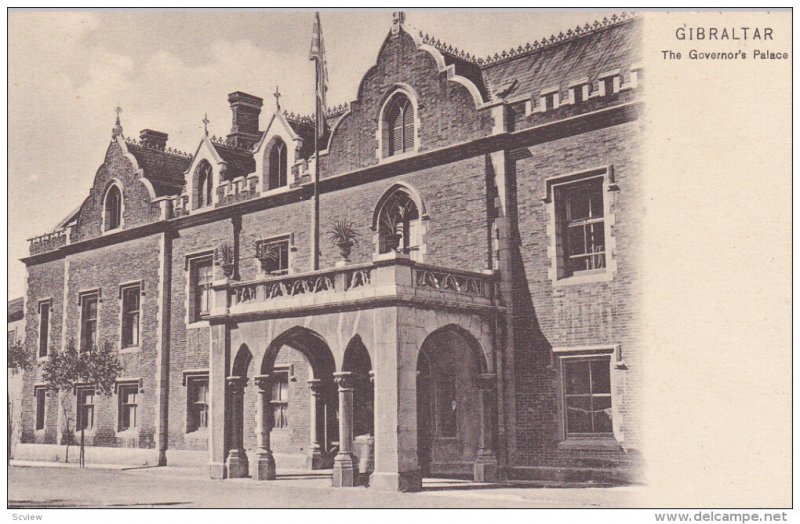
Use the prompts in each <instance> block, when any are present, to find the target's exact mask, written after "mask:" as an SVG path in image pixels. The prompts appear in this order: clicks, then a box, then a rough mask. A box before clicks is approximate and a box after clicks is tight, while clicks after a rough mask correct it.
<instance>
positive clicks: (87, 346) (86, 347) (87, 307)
mask: <svg viewBox="0 0 800 524" xmlns="http://www.w3.org/2000/svg"><path fill="white" fill-rule="evenodd" d="M97 298H98V297H97V294H96V293H92V294H88V295H83V296H81V351H91V350H92V349H94V347H95V346H97Z"/></svg>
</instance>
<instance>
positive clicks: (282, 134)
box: [20, 13, 643, 490]
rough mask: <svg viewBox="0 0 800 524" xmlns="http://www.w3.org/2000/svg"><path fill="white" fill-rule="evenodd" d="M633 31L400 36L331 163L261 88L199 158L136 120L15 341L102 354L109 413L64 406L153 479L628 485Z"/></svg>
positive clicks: (54, 407) (633, 404)
mask: <svg viewBox="0 0 800 524" xmlns="http://www.w3.org/2000/svg"><path fill="white" fill-rule="evenodd" d="M640 26H641V20H640V19H639V18H637V17H632V16H615V17H613V18H610V19H605V20H601V21H596V22H592V21H589V23H588V24H586V25H585V26H580V27H577V28H572V29H569V30H567V28H565V30H564V32H563V33H561V34H558V35H555V36H553V37H550V38H545V39H543V40H541V41H537V42H535V43H533V44H528V45H527V46H522V47H520V48H517V49H514V50H512V51H510V52H509V51H505V52H503V53H502V54H497V55H495V56H493V57H491V58H489V59H477V58H475V57H473V56H471V55H469V54H467V53H465V52H462V51H459V50H457V49H454V48H452V47H451V46H448V45H447V44H444V43H442V42H439V41H438V40H437V39H436V38H435V37H431V36H429V35H427V34H425V33H424V32H421V31H420V30H419V29H415V28H412V27H410V26H409V25H408V22H407V21H406V20H405V17H404V15H403V14H402V13H397V14H395V15H394V17H393V21H392V24H391V27H390V28H387V29H388V31H387V36H386V39H385V41H384V42H383V43H382V45H381V46H380V48H379V49H376V51H377V58H376V62H375V65H374V66H373V67H371V68H370V69H369V70H368V71H366V72H365V73H364V75H363V79H362V80H361V83H360V85H359V86H358V93H357V97H356V99H355V100H353V101H352V102H350V103H349V104H346V105H344V106H340V107H337V108H334V109H329V110H328V111H327V112H326V114H325V121H324V135H323V136H322V138H320V139H319V141H318V143H317V144H316V146H315V143H314V142H315V134H316V133H315V128H316V126H315V121H314V118H313V117H306V116H298V115H295V114H292V113H287V112H285V111H284V110H283V109H282V108H280V107H279V105H277V104H275V103H274V102H273V101H272V100H270V101H269V103H265V102H264V101H263V100H262V98H259V97H257V96H254V95H251V94H247V93H243V92H234V93H231V94H230V95H229V96H228V102H229V103H230V107H231V111H232V126H231V132H230V134H229V135H228V136H227V137H224V138H220V139H218V138H216V137H213V136H209V134H208V132H206V133H205V134H203V133H202V132H201V134H200V136H198V137H197V147H196V148H195V149H194V150H193V151H191V152H190V153H184V152H180V151H176V150H173V149H172V148H171V147H170V146H169V145H168V143H167V142H168V136H167V134H166V133H163V132H158V131H154V130H149V129H146V130H143V131H141V133H140V134H139V136H138V139H133V138H131V137H130V136H129V135H128V134H127V133H126V132H125V131H123V125H122V124H121V121H120V117H119V114H118V115H117V122H116V125H115V126H114V127H113V130H112V133H111V141H110V143H109V145H108V149H107V151H106V155H105V158H104V159H102V162H101V163H100V166H99V168H98V170H97V172H96V173H95V175H94V182H93V185H92V188H91V190H90V192H89V194H88V195H87V196H86V199H85V200H84V201H83V203H82V204H80V207H79V208H78V209H77V211H76V212H75V213H74V214H71V215H70V216H68V217H66V218H65V219H64V220H63V221H62V223H61V224H60V225H59V226H58V228H57V229H56V230H54V231H52V232H49V233H47V234H45V235H42V236H40V237H37V238H33V239H31V241H30V254H29V256H27V257H26V258H25V259H24V262H25V264H26V266H27V282H26V296H25V300H24V313H25V328H24V337H22V335H23V334H22V333H20V335H21V336H20V338H24V340H25V343H26V344H27V347H28V348H29V350H30V351H31V352H32V353H35V355H36V360H37V361H38V362H39V363H40V364H41V363H42V362H44V361H45V360H46V359H47V358H48V357H49V355H51V354H52V353H53V352H56V351H62V350H63V348H65V347H67V346H68V345H69V344H74V345H75V346H77V347H78V348H79V349H80V350H89V349H91V348H92V347H93V346H94V345H95V344H99V343H101V342H103V341H110V342H111V343H112V344H113V345H114V346H115V348H117V350H118V352H119V358H120V360H121V361H122V363H123V364H124V371H123V373H122V375H121V376H120V377H119V380H118V382H117V388H116V393H115V394H114V395H111V396H103V395H100V394H99V393H97V392H95V391H94V390H92V388H91V387H78V388H76V390H75V391H74V392H69V393H65V394H66V395H69V396H70V397H71V398H70V402H68V403H67V404H68V405H69V408H68V409H70V410H72V412H71V413H73V415H71V416H72V417H75V418H76V420H77V424H78V426H79V427H83V428H85V430H86V438H87V442H88V443H89V445H90V446H92V447H105V448H128V450H131V449H137V450H141V452H142V453H147V454H148V457H149V458H148V461H149V462H150V464H170V463H171V461H178V460H181V457H186V456H189V455H192V454H193V455H192V456H195V457H201V460H202V461H203V462H204V463H205V462H207V464H208V469H209V475H210V476H211V477H213V478H236V477H248V476H249V477H252V478H254V479H264V480H268V479H271V478H274V476H275V471H276V467H277V469H278V470H280V469H281V468H294V469H298V468H299V469H329V468H330V469H332V471H333V473H332V477H333V484H334V485H335V486H348V485H353V484H356V483H359V482H368V483H369V485H370V486H371V487H373V488H377V489H393V490H414V489H419V487H420V486H421V481H422V478H424V477H433V476H437V477H438V476H450V475H454V476H469V477H474V478H475V479H477V480H483V481H493V480H496V479H505V478H508V479H520V478H560V479H572V478H575V479H586V478H599V479H606V480H630V479H631V478H634V476H635V475H634V473H635V472H636V471H637V470H638V466H639V464H640V459H639V449H640V445H641V444H640V440H641V437H640V429H641V423H640V417H641V409H640V407H639V406H640V404H639V402H638V397H637V391H638V388H639V386H640V384H641V380H642V375H641V368H642V354H643V350H642V346H641V344H640V341H639V340H638V331H639V330H638V324H639V322H638V309H637V306H638V302H637V297H638V296H639V295H640V293H639V287H638V286H639V281H640V268H639V266H638V258H639V242H638V233H639V229H640V224H641V215H642V213H641V211H642V208H643V202H642V199H641V187H640V185H641V184H640V179H641V169H642V168H641V163H640V157H639V151H638V143H639V137H640V136H641V134H642V125H643V121H642V119H640V113H641V109H642V108H641V101H640V100H641V90H642V86H641V83H642V70H641V67H640V66H639V62H640V60H641V56H640V43H639V40H640V36H641V35H640V32H641V27H640ZM328 44H329V45H331V44H332V43H331V42H328ZM253 74H257V72H255V71H254V73H253ZM276 106H277V109H274V110H273V109H272V108H275V107H276ZM267 108H269V109H267ZM122 121H123V122H124V119H122ZM315 147H316V148H318V150H319V154H318V155H317V156H315V154H314V151H315ZM98 160H100V159H98ZM317 173H318V177H317V175H316V174H317ZM87 177H88V173H87ZM77 204H79V203H78V202H76V205H77ZM337 222H338V223H339V224H340V225H342V224H345V225H350V226H352V229H353V230H354V231H355V232H356V233H357V234H358V242H357V243H356V244H355V245H354V246H352V250H351V252H350V253H347V249H346V248H347V247H348V246H345V245H343V246H341V248H340V247H337V246H336V245H333V244H331V243H329V242H328V236H329V231H330V230H331V229H332V228H333V227H334V226H335V225H336V223H337ZM46 386H47V385H46V384H44V383H43V382H42V381H41V365H39V366H38V367H34V369H33V371H31V372H29V373H27V374H26V375H25V377H24V386H23V409H22V412H23V413H22V433H21V439H22V442H23V443H25V444H24V445H34V444H36V445H48V444H49V445H55V444H59V443H61V442H62V440H63V439H64V433H65V419H66V418H68V417H67V416H66V414H65V413H66V412H65V411H64V409H62V403H61V402H60V401H59V399H58V397H57V396H56V395H55V394H54V393H48V392H47V390H46ZM370 448H372V449H373V450H374V451H373V452H372V457H370V456H369V455H370V453H369V452H368V450H369V449H370ZM120 451H123V450H120ZM370 472H371V474H370Z"/></svg>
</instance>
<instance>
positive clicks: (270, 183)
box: [267, 138, 289, 190]
mask: <svg viewBox="0 0 800 524" xmlns="http://www.w3.org/2000/svg"><path fill="white" fill-rule="evenodd" d="M286 153H287V149H286V143H284V141H283V140H281V139H280V138H276V139H275V143H274V144H272V149H271V150H270V152H269V168H268V169H269V173H268V177H267V189H268V190H269V189H275V188H278V187H283V186H285V185H286V184H287V183H288V176H287V174H288V167H289V165H288V160H287V155H286Z"/></svg>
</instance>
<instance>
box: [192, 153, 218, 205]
mask: <svg viewBox="0 0 800 524" xmlns="http://www.w3.org/2000/svg"><path fill="white" fill-rule="evenodd" d="M212 175H213V173H212V170H211V164H209V163H208V162H206V161H205V160H203V162H201V163H200V165H199V166H197V178H196V180H197V189H196V191H197V206H195V207H205V206H210V205H211V202H212V198H211V191H212V186H213V182H214V177H213V176H212Z"/></svg>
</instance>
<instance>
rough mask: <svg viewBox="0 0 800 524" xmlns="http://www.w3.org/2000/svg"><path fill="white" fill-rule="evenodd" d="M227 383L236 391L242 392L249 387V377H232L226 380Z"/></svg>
mask: <svg viewBox="0 0 800 524" xmlns="http://www.w3.org/2000/svg"><path fill="white" fill-rule="evenodd" d="M225 383H226V384H227V385H228V387H229V388H231V389H233V390H234V391H242V390H244V387H245V386H246V385H247V377H237V376H231V377H226V378H225Z"/></svg>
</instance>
